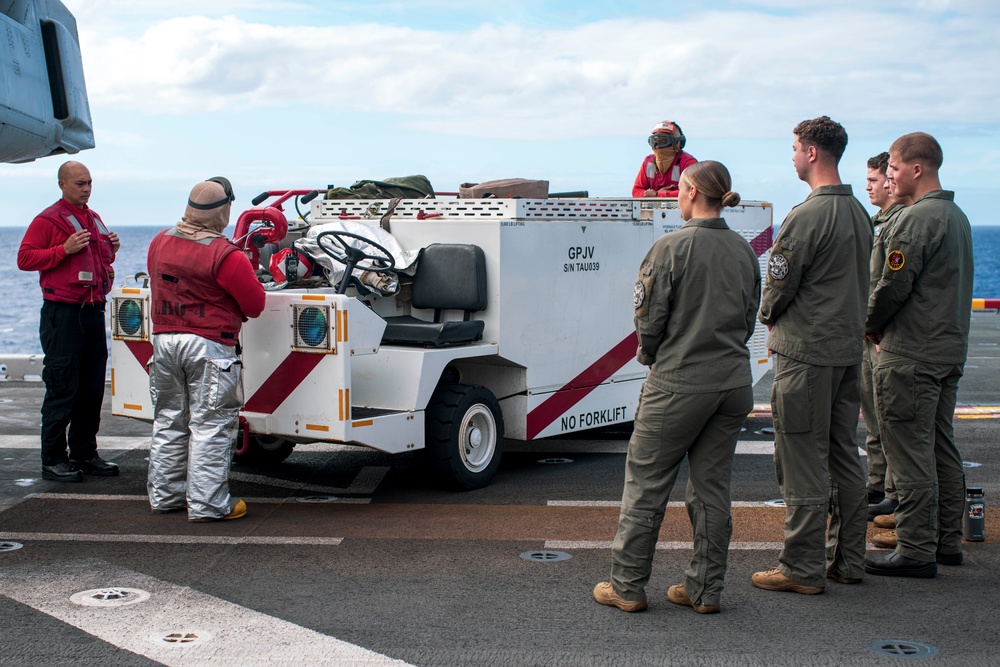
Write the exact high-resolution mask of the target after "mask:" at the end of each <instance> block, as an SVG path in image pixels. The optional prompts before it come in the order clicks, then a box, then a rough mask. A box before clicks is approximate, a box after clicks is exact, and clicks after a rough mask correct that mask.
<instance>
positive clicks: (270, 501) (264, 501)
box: [28, 493, 372, 505]
mask: <svg viewBox="0 0 1000 667" xmlns="http://www.w3.org/2000/svg"><path fill="white" fill-rule="evenodd" d="M240 497H241V498H242V499H243V500H244V501H246V503H247V504H248V505H281V504H282V503H301V502H303V501H301V500H299V499H298V498H250V497H247V496H240ZM28 498H29V499H31V498H38V499H40V500H108V501H116V500H118V501H121V500H124V501H129V502H136V501H140V500H141V501H144V502H148V501H149V497H148V496H145V495H117V496H113V495H110V494H106V493H33V494H31V495H29V496H28ZM371 501H372V499H371V498H335V499H333V500H329V501H324V502H326V503H330V504H338V505H368V504H370V503H371ZM316 504H324V503H320V502H318V503H316Z"/></svg>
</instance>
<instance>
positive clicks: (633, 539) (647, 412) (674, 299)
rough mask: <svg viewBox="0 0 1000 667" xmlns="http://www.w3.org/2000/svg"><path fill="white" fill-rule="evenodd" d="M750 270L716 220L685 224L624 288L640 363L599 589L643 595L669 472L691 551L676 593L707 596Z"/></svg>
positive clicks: (724, 494) (722, 562) (746, 381)
mask: <svg viewBox="0 0 1000 667" xmlns="http://www.w3.org/2000/svg"><path fill="white" fill-rule="evenodd" d="M759 304H760V266H759V264H758V261H757V257H756V255H755V254H754V252H753V250H752V249H751V248H750V245H749V244H748V243H747V242H746V241H745V240H744V239H743V238H742V237H741V236H740V235H739V234H737V233H736V232H734V231H732V230H730V229H729V227H728V226H727V225H726V222H725V220H723V219H722V218H702V219H692V220H689V221H688V222H687V223H685V225H684V226H683V227H682V228H680V229H678V230H677V231H674V232H670V233H669V234H666V235H665V236H663V237H661V238H660V239H658V240H657V241H656V243H654V244H653V246H652V248H650V250H649V252H648V253H647V254H646V258H645V259H644V260H643V262H642V265H641V268H640V270H639V277H638V280H637V282H636V285H635V297H634V301H633V305H634V306H635V328H636V333H637V334H638V336H639V349H638V352H637V355H636V356H637V359H638V360H639V362H640V363H642V364H644V365H647V366H651V369H650V371H649V375H648V377H647V378H646V382H645V384H644V385H643V388H642V392H641V394H640V396H639V407H638V408H637V410H636V418H635V429H634V431H633V434H632V438H631V439H630V440H629V446H628V456H627V459H626V463H625V468H626V470H625V490H624V492H623V494H622V509H621V514H620V516H619V523H618V532H617V534H616V535H615V540H614V543H613V544H612V567H611V585H612V586H613V587H614V589H615V591H616V592H617V593H618V594H619V595H621V596H622V597H623V598H625V599H627V600H645V599H646V593H645V590H644V589H645V585H646V583H647V582H648V581H649V576H650V572H651V570H652V565H653V555H654V553H655V549H656V541H657V538H658V537H659V533H660V526H661V524H662V523H663V515H664V511H665V509H666V506H667V500H668V498H669V496H670V491H671V489H672V488H673V485H674V481H675V480H676V479H677V472H678V470H679V468H680V466H681V464H682V463H683V461H684V458H685V456H686V457H687V460H688V466H689V473H688V484H687V490H686V493H685V498H684V500H685V504H686V505H687V510H688V517H689V518H690V520H691V525H692V528H693V530H694V555H693V557H692V559H691V563H690V565H689V567H688V568H687V570H686V571H685V574H686V578H685V582H684V583H685V589H686V590H687V594H688V596H689V597H690V598H691V600H692V601H693V602H694V603H695V604H705V605H715V604H719V599H720V596H721V594H722V588H723V580H724V578H725V573H726V559H727V555H728V550H729V538H730V536H731V535H732V517H731V515H730V498H729V482H730V473H731V469H732V461H733V454H734V453H735V451H736V441H737V438H738V437H739V432H740V427H741V426H742V425H743V424H744V423H745V421H746V417H747V414H748V413H749V412H750V410H752V409H753V388H752V375H751V371H750V351H749V349H748V348H747V345H746V343H747V341H748V340H749V339H750V336H751V335H752V334H753V330H754V326H755V321H754V319H755V315H756V312H757V307H758V305H759Z"/></svg>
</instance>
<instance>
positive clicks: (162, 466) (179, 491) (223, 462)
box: [146, 333, 243, 519]
mask: <svg viewBox="0 0 1000 667" xmlns="http://www.w3.org/2000/svg"><path fill="white" fill-rule="evenodd" d="M149 393H150V396H151V398H152V400H153V439H152V441H151V442H150V445H149V476H148V478H147V481H146V489H147V491H148V493H149V504H150V506H151V507H152V508H153V509H161V510H162V509H180V508H182V507H184V505H185V504H187V508H188V518H189V519H196V518H206V517H210V518H221V517H224V516H226V515H227V514H229V512H230V502H231V498H230V495H229V465H230V462H231V461H232V458H233V446H234V443H235V442H236V433H237V430H238V427H239V411H240V408H241V407H242V406H243V366H242V365H241V364H240V361H239V359H238V358H237V356H236V349H235V347H231V346H228V345H223V344H222V343H216V342H214V341H211V340H208V339H206V338H202V337H201V336H197V335H195V334H174V333H170V334H156V335H154V336H153V359H152V362H151V363H150V371H149Z"/></svg>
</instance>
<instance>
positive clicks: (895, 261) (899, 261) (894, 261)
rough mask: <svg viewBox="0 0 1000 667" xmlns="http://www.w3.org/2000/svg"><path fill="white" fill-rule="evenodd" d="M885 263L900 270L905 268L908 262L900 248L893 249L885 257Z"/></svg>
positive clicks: (893, 268) (895, 269) (894, 269)
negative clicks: (904, 265)
mask: <svg viewBox="0 0 1000 667" xmlns="http://www.w3.org/2000/svg"><path fill="white" fill-rule="evenodd" d="M885 263H886V266H888V267H889V268H890V269H892V270H893V271H899V270H900V269H901V268H903V264H906V258H905V257H903V253H902V252H900V251H899V250H893V251H892V252H890V253H889V255H888V256H887V257H886V258H885Z"/></svg>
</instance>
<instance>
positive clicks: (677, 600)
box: [667, 584, 722, 614]
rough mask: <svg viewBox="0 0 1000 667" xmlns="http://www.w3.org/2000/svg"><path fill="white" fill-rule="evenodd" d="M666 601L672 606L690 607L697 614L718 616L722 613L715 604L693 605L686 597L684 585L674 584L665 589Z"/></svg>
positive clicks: (720, 608) (720, 607) (719, 607)
mask: <svg viewBox="0 0 1000 667" xmlns="http://www.w3.org/2000/svg"><path fill="white" fill-rule="evenodd" d="M667 599H668V600H670V601H671V602H673V603H674V604H679V605H681V606H684V607H691V608H692V609H694V610H695V611H696V612H698V613H699V614H718V613H719V612H720V611H722V605H717V604H695V603H693V602H691V598H689V597H688V594H687V590H686V589H685V588H684V584H676V585H674V586H671V587H670V588H668V589H667Z"/></svg>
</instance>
